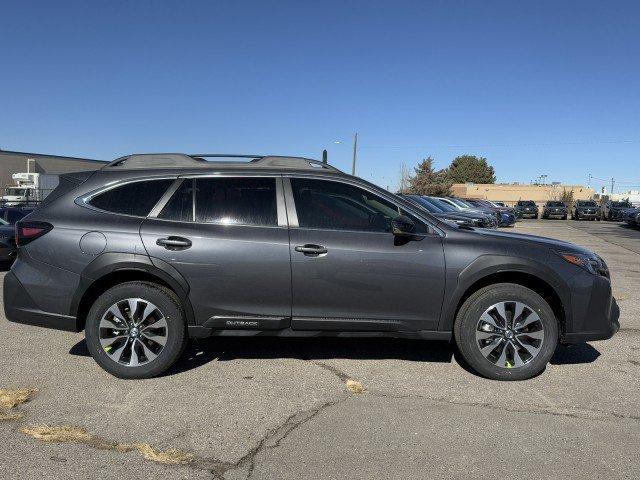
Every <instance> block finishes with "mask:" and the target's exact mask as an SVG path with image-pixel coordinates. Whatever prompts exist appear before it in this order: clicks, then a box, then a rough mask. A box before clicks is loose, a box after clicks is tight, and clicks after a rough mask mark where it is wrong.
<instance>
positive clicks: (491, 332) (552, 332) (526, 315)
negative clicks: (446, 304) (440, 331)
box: [453, 283, 558, 380]
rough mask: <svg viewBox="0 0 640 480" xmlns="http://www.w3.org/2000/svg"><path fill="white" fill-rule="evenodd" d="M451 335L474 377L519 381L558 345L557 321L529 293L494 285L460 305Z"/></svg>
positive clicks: (541, 366) (542, 365)
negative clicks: (477, 374) (473, 372)
mask: <svg viewBox="0 0 640 480" xmlns="http://www.w3.org/2000/svg"><path fill="white" fill-rule="evenodd" d="M500 305H502V307H500ZM501 309H503V310H502V312H503V313H504V314H505V315H504V316H502V315H501V313H500V312H501ZM520 309H521V310H520ZM520 312H521V313H520ZM504 317H507V318H506V322H503V323H502V324H501V320H505V318H504ZM453 333H454V338H455V340H456V344H457V346H458V349H459V351H460V353H461V354H462V357H463V358H464V360H465V361H466V362H467V363H468V365H469V366H470V367H471V368H472V369H473V370H475V371H476V372H478V373H479V374H480V375H483V376H484V377H487V378H490V379H493V380H525V379H528V378H531V377H534V376H536V375H538V374H539V373H540V372H542V371H543V370H544V369H545V367H546V365H547V363H548V362H549V360H550V359H551V356H552V355H553V353H554V351H555V349H556V346H557V344H558V321H557V319H556V317H555V315H554V313H553V310H552V309H551V307H550V306H549V304H548V303H547V302H546V301H545V300H544V299H543V298H542V297H541V296H540V295H538V294H537V293H536V292H534V291H533V290H530V289H528V288H526V287H523V286H521V285H517V284H513V283H498V284H494V285H489V286H487V287H484V288H482V289H480V290H478V291H477V292H475V293H474V294H472V295H471V296H470V297H469V298H468V299H467V300H466V301H465V302H464V304H463V305H462V307H461V308H460V311H459V312H458V315H457V317H456V321H455V324H454V329H453Z"/></svg>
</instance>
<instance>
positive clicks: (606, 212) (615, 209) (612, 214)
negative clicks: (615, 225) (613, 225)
mask: <svg viewBox="0 0 640 480" xmlns="http://www.w3.org/2000/svg"><path fill="white" fill-rule="evenodd" d="M627 210H633V205H631V202H629V200H623V201H621V202H613V201H611V200H609V201H608V202H606V203H605V204H604V207H603V209H602V218H603V219H604V220H609V221H618V220H624V214H625V212H626V211H627Z"/></svg>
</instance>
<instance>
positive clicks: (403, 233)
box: [391, 215, 416, 237]
mask: <svg viewBox="0 0 640 480" xmlns="http://www.w3.org/2000/svg"><path fill="white" fill-rule="evenodd" d="M391 231H392V232H393V234H394V235H397V236H400V237H408V236H413V235H415V231H416V224H415V223H413V220H411V219H410V218H409V217H407V216H406V215H400V216H398V217H396V218H394V219H393V220H391Z"/></svg>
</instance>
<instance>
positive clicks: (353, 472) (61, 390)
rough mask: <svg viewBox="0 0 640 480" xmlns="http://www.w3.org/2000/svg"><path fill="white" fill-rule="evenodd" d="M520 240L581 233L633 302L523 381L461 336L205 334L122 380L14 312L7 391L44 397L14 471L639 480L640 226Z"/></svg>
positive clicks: (79, 339) (570, 228)
mask: <svg viewBox="0 0 640 480" xmlns="http://www.w3.org/2000/svg"><path fill="white" fill-rule="evenodd" d="M514 231H515V232H520V233H530V234H534V235H541V236H548V237H554V238H559V239H563V240H568V241H572V242H574V243H577V244H579V245H583V246H585V247H587V248H590V249H592V250H594V251H596V252H597V253H599V254H600V255H601V256H602V257H603V258H604V259H605V260H606V261H607V263H608V264H609V267H610V269H611V276H612V282H613V287H614V293H615V296H616V298H617V300H618V303H619V305H620V309H621V318H620V323H621V331H620V332H619V333H618V334H617V335H616V336H615V337H614V338H613V339H612V340H609V341H606V342H594V343H592V344H589V345H576V346H571V347H560V348H559V349H558V351H557V352H556V354H555V356H554V358H553V360H552V363H551V365H549V367H548V368H547V369H546V371H545V372H544V373H543V374H541V375H540V376H538V377H536V378H534V379H531V380H528V381H524V382H512V383H501V382H495V381H489V380H485V379H482V378H479V377H478V376H476V375H474V374H472V373H470V372H468V371H466V370H465V369H464V368H463V367H461V366H460V365H459V364H458V362H457V361H456V356H455V355H454V354H453V353H452V350H451V349H450V348H449V346H448V344H443V343H428V342H421V341H402V340H393V341H391V340H362V339H329V338H326V339H304V340H300V339H298V340H282V339H268V338H237V339H231V338H226V339H213V340H208V341H205V342H200V344H198V345H193V346H192V347H190V349H189V350H188V352H187V355H186V356H185V357H184V358H183V359H182V360H181V362H180V363H179V365H178V366H177V368H175V369H173V370H172V371H171V372H170V373H169V374H168V375H165V376H163V377H161V378H157V379H152V380H144V381H124V380H119V379H116V378H114V377H111V376H109V375H108V374H107V373H105V372H103V371H102V370H101V369H99V368H98V367H97V365H96V364H95V363H94V362H93V360H92V359H91V358H90V357H89V356H88V353H87V350H86V347H85V345H84V341H83V335H82V334H70V333H65V332H57V331H51V330H44V329H37V328H33V327H26V326H21V325H16V324H13V323H9V322H7V321H6V319H4V317H2V318H0V332H1V334H0V389H37V392H35V393H33V394H32V396H31V398H30V400H28V401H26V402H25V403H22V404H20V405H17V406H16V407H15V408H13V409H11V410H10V411H11V412H12V413H15V414H18V415H22V417H21V418H16V419H6V420H0V472H3V474H2V476H3V477H4V478H7V479H13V478H21V479H25V478H42V477H44V476H46V477H51V478H83V479H84V478H95V477H96V476H98V475H99V477H100V478H101V479H102V480H106V479H111V478H113V479H116V478H225V479H236V478H242V479H244V478H252V479H257V478H260V479H276V478H278V479H300V478H313V479H343V478H344V479H347V478H349V479H350V478H390V479H414V478H415V479H425V478H487V477H493V478H500V477H503V476H507V477H513V476H515V475H517V476H518V477H521V478H527V477H529V478H556V477H560V478H576V479H578V478H580V479H583V478H598V477H603V478H604V477H606V478H609V479H622V478H638V471H640V456H639V455H638V451H637V449H638V445H640V296H639V291H638V285H640V231H639V230H633V229H630V228H627V227H625V226H623V225H622V224H619V223H605V222H575V221H570V220H569V221H561V220H558V221H548V220H545V221H542V220H532V221H522V222H519V223H518V224H517V226H516V227H515V228H514ZM2 275H4V274H2ZM350 381H355V382H357V383H355V384H354V383H351V382H350ZM347 383H349V386H350V387H351V389H349V388H347ZM354 385H355V386H354ZM359 386H362V388H363V389H364V391H360V390H359ZM0 418H1V417H0ZM42 426H48V427H53V428H54V429H55V428H57V427H67V428H66V430H52V431H63V432H71V433H74V432H75V434H69V435H67V436H66V437H59V439H60V440H63V441H61V442H45V441H42V440H38V439H37V438H34V437H33V435H34V433H33V432H34V431H37V430H35V429H34V428H33V427H42ZM24 431H26V432H31V435H29V434H27V433H24ZM83 432H84V433H83ZM141 445H147V446H148V447H149V448H151V449H152V453H151V454H149V453H148V451H147V450H145V449H144V448H142V447H140V446H141ZM153 452H155V454H154V453H153ZM163 454H166V455H163ZM172 455H173V456H172ZM176 459H177V460H176ZM181 459H182V460H183V461H187V460H188V463H186V464H177V465H172V464H167V463H166V462H171V461H174V460H175V461H181ZM158 460H161V461H158ZM162 462H165V463H162Z"/></svg>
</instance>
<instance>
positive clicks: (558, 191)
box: [451, 183, 595, 206]
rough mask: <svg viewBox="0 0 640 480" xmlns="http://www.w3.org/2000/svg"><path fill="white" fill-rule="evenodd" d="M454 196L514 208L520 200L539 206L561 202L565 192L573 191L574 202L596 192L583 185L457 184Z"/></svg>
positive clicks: (589, 197) (590, 197)
mask: <svg viewBox="0 0 640 480" xmlns="http://www.w3.org/2000/svg"><path fill="white" fill-rule="evenodd" d="M451 190H452V192H453V195H454V196H456V197H460V198H480V199H483V200H491V201H496V202H504V204H505V205H507V206H513V205H515V203H516V202H517V201H518V200H533V201H534V202H536V203H537V204H538V205H539V206H542V205H544V203H545V202H547V201H549V200H560V199H561V197H562V194H563V192H565V191H566V192H571V191H573V199H574V200H589V199H592V198H593V197H594V194H595V190H594V189H592V188H587V187H584V186H582V185H524V184H518V183H511V184H506V183H496V184H490V183H455V184H454V185H453V187H452V188H451Z"/></svg>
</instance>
